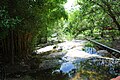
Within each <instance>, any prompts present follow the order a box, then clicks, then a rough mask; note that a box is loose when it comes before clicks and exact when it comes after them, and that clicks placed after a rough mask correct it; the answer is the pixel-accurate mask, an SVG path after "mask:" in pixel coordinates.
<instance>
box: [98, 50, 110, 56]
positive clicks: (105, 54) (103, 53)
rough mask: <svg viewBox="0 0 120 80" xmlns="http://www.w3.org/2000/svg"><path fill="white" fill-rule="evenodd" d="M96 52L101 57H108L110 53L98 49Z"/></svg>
mask: <svg viewBox="0 0 120 80" xmlns="http://www.w3.org/2000/svg"><path fill="white" fill-rule="evenodd" d="M97 54H98V55H100V56H102V57H109V56H110V53H109V52H108V51H107V50H99V51H97Z"/></svg>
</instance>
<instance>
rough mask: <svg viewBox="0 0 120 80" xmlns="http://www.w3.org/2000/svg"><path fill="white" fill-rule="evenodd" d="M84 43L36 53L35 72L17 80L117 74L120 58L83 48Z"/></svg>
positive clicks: (96, 79)
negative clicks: (37, 62)
mask: <svg viewBox="0 0 120 80" xmlns="http://www.w3.org/2000/svg"><path fill="white" fill-rule="evenodd" d="M85 43H87V41H86V40H73V41H66V42H63V43H59V44H56V45H50V46H46V47H43V48H40V49H38V50H36V55H35V56H36V57H37V58H39V59H40V63H39V65H37V67H38V69H37V70H36V72H34V73H27V74H26V75H24V76H22V77H20V79H21V80H23V79H24V80H28V78H29V80H109V79H111V78H112V77H115V76H118V75H120V69H119V67H120V59H117V58H114V57H113V56H111V55H110V53H109V52H108V51H106V50H96V49H95V48H94V47H86V46H85ZM38 56H39V57H38ZM101 78H102V79H101ZM12 80H13V79H12Z"/></svg>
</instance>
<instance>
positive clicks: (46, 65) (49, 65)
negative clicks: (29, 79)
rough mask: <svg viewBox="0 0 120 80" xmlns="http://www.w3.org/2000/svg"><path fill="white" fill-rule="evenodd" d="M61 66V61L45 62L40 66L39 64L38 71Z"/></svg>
mask: <svg viewBox="0 0 120 80" xmlns="http://www.w3.org/2000/svg"><path fill="white" fill-rule="evenodd" d="M60 64H61V61H59V59H54V60H45V61H43V62H42V63H41V64H39V69H40V70H46V69H52V68H54V67H57V66H59V65H60Z"/></svg>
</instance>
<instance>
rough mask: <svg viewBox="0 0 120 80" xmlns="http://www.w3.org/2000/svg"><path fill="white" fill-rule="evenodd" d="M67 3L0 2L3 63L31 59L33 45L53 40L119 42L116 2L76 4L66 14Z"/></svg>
mask: <svg viewBox="0 0 120 80" xmlns="http://www.w3.org/2000/svg"><path fill="white" fill-rule="evenodd" d="M65 2H66V0H2V1H1V2H0V18H1V20H0V44H1V46H0V50H1V53H2V54H1V56H2V58H3V59H4V61H5V63H12V64H14V63H15V62H20V61H22V59H23V60H27V59H29V58H30V56H31V53H32V51H33V50H34V49H35V47H36V45H38V44H40V43H46V42H47V41H48V40H52V37H53V36H52V35H53V34H56V36H54V37H57V39H58V40H66V39H69V40H70V39H73V38H81V37H82V36H81V34H82V35H84V36H91V37H94V38H105V37H108V38H111V39H112V40H114V39H118V38H119V35H120V9H119V7H120V5H119V4H120V1H119V0H76V2H75V4H74V6H76V5H79V8H78V9H73V10H71V11H69V12H67V11H65V9H64V4H65Z"/></svg>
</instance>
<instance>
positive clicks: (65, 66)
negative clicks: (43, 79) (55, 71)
mask: <svg viewBox="0 0 120 80" xmlns="http://www.w3.org/2000/svg"><path fill="white" fill-rule="evenodd" d="M75 68H76V67H75V66H74V64H73V63H72V62H66V63H63V64H62V65H61V67H60V70H61V71H62V72H63V73H69V72H70V71H72V70H74V69H75Z"/></svg>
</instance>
